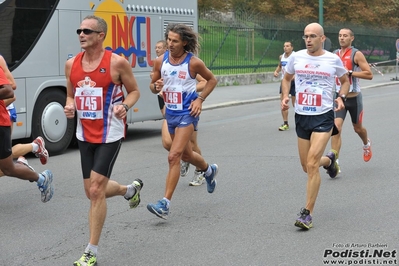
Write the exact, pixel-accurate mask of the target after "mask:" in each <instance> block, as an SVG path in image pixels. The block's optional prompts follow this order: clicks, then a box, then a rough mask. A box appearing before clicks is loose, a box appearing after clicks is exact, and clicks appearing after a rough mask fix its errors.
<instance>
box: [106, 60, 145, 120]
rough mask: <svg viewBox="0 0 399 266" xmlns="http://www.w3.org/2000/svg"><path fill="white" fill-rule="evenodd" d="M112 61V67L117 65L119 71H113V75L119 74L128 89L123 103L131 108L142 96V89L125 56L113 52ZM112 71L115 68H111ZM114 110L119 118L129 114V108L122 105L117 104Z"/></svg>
mask: <svg viewBox="0 0 399 266" xmlns="http://www.w3.org/2000/svg"><path fill="white" fill-rule="evenodd" d="M112 61H113V62H111V68H112V66H115V69H116V72H117V73H113V75H117V74H119V79H120V82H121V83H122V84H123V85H124V86H125V89H126V93H127V94H126V98H125V100H124V101H123V104H125V105H127V107H128V108H129V109H130V108H131V107H132V106H133V105H135V104H136V102H137V101H138V100H139V98H140V90H139V87H138V85H137V81H136V78H135V77H134V75H133V71H132V68H131V67H130V64H129V62H128V61H127V60H126V59H125V58H123V57H121V56H119V55H116V54H113V55H112ZM111 71H113V70H112V69H111ZM114 112H115V115H116V116H117V117H119V118H125V117H126V114H127V110H126V109H125V107H124V106H122V105H117V106H115V107H114Z"/></svg>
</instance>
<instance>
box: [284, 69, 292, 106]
mask: <svg viewBox="0 0 399 266" xmlns="http://www.w3.org/2000/svg"><path fill="white" fill-rule="evenodd" d="M293 78H294V74H289V73H287V72H286V73H285V74H284V77H283V79H282V80H281V99H282V100H281V110H283V111H285V110H288V109H289V108H290V106H289V104H288V103H289V101H290V98H289V93H290V88H291V80H292V79H293Z"/></svg>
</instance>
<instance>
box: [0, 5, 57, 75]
mask: <svg viewBox="0 0 399 266" xmlns="http://www.w3.org/2000/svg"><path fill="white" fill-rule="evenodd" d="M57 2H58V0H35V1H26V0H4V1H1V0H0V36H1V38H0V54H1V55H2V56H3V57H4V58H5V60H6V62H7V64H8V67H9V68H10V70H11V71H12V70H13V69H14V68H16V67H17V65H18V64H20V63H22V61H23V59H24V58H25V57H26V56H27V55H28V54H29V51H30V49H31V47H33V46H34V45H33V44H34V43H35V41H36V40H37V39H38V38H39V37H40V34H41V32H42V31H43V29H44V28H45V26H46V24H47V22H48V20H49V17H50V16H51V14H52V12H53V10H54V9H55V7H56V5H57Z"/></svg>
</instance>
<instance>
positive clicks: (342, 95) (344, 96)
mask: <svg viewBox="0 0 399 266" xmlns="http://www.w3.org/2000/svg"><path fill="white" fill-rule="evenodd" d="M339 97H340V98H341V99H342V101H343V102H345V101H346V95H345V94H341V95H339Z"/></svg>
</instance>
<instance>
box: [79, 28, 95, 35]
mask: <svg viewBox="0 0 399 266" xmlns="http://www.w3.org/2000/svg"><path fill="white" fill-rule="evenodd" d="M82 32H83V33H84V35H89V34H92V33H93V32H95V33H100V32H101V31H96V30H91V29H77V30H76V33H77V34H78V35H80V34H81V33H82Z"/></svg>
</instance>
